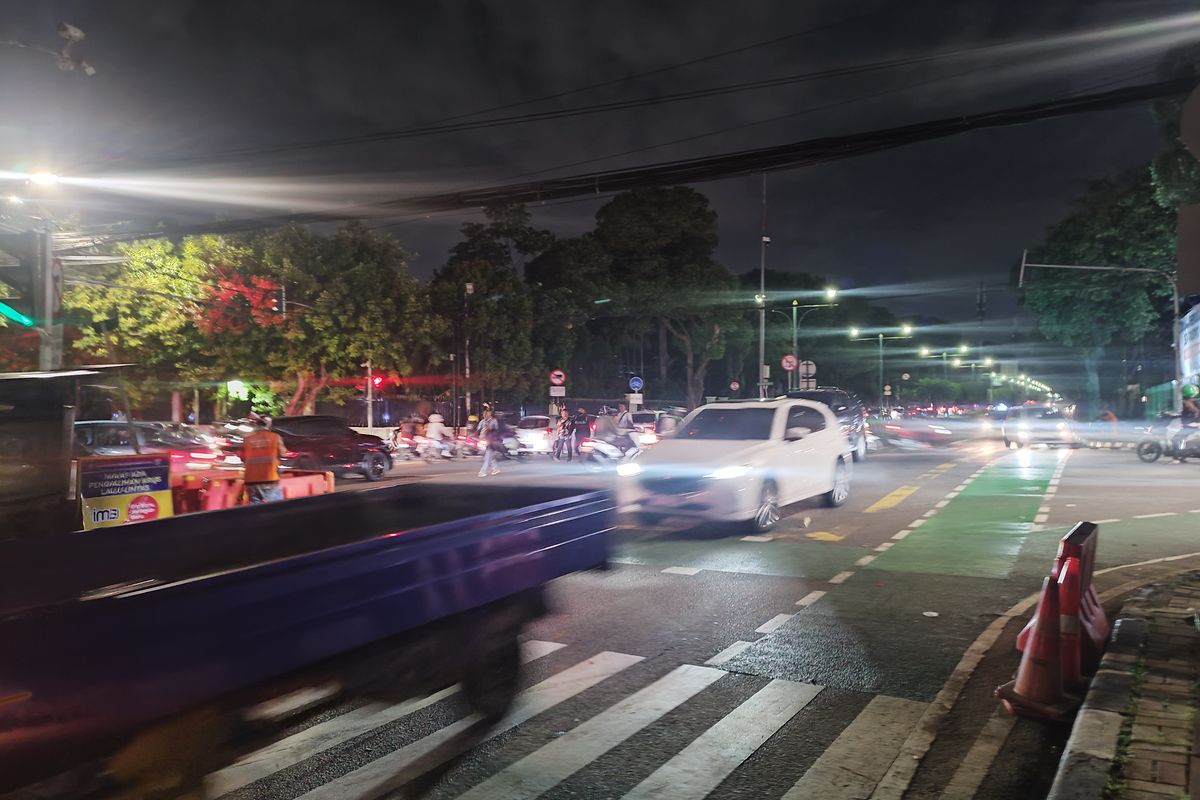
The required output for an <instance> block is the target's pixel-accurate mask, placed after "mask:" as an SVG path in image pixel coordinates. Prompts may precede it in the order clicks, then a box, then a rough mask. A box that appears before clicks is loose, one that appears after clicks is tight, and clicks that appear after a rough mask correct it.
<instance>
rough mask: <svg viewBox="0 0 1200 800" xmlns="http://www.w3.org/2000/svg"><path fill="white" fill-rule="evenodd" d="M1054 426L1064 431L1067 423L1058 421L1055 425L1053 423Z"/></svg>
mask: <svg viewBox="0 0 1200 800" xmlns="http://www.w3.org/2000/svg"><path fill="white" fill-rule="evenodd" d="M1054 427H1056V428H1058V429H1059V430H1060V431H1065V430H1066V429H1067V423H1065V422H1060V423H1058V424H1057V425H1055V426H1054Z"/></svg>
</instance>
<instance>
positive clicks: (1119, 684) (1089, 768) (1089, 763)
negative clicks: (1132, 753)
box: [1046, 590, 1148, 800]
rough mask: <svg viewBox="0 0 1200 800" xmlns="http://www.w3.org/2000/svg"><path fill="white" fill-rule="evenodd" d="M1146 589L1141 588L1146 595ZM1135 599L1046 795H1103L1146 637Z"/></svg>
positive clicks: (1069, 798)
mask: <svg viewBox="0 0 1200 800" xmlns="http://www.w3.org/2000/svg"><path fill="white" fill-rule="evenodd" d="M1146 593H1148V592H1146V590H1143V592H1142V593H1139V594H1140V595H1141V596H1145V594H1146ZM1138 606H1139V603H1138V601H1137V600H1136V599H1135V600H1134V601H1132V602H1131V603H1130V604H1129V605H1127V606H1126V607H1125V608H1123V609H1121V616H1120V617H1119V618H1118V619H1117V620H1116V622H1114V623H1113V629H1112V636H1111V638H1110V639H1109V644H1108V647H1107V648H1106V649H1105V652H1104V657H1103V658H1102V659H1101V661H1100V668H1099V669H1098V670H1097V671H1096V676H1095V678H1093V679H1092V683H1091V685H1090V686H1089V688H1088V693H1087V697H1086V699H1085V700H1084V702H1083V706H1082V708H1080V709H1079V713H1078V715H1077V716H1076V717H1075V723H1074V724H1073V726H1072V727H1071V737H1070V738H1069V739H1068V740H1067V745H1066V747H1065V748H1064V749H1063V754H1062V758H1061V760H1060V761H1059V763H1058V772H1057V774H1055V776H1054V784H1053V785H1052V786H1051V787H1050V793H1049V794H1048V795H1046V800H1099V799H1100V798H1102V797H1104V789H1105V786H1106V784H1107V782H1108V776H1109V772H1110V771H1111V770H1112V765H1113V761H1115V760H1116V757H1117V748H1118V740H1119V738H1120V733H1121V726H1122V724H1123V723H1124V721H1125V715H1126V713H1127V712H1128V711H1129V705H1130V700H1131V699H1132V697H1133V690H1134V687H1135V682H1136V681H1135V674H1134V673H1135V670H1136V667H1137V662H1138V659H1139V656H1140V653H1141V649H1142V645H1143V643H1144V642H1145V639H1146V632H1147V629H1148V625H1147V623H1146V620H1145V618H1143V617H1139V616H1136V614H1137V612H1138V611H1139V610H1140V609H1139V607H1138Z"/></svg>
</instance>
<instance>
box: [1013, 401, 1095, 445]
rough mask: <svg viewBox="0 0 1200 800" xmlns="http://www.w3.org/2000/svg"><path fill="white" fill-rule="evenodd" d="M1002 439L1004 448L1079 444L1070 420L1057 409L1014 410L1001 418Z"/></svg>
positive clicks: (1020, 408) (1038, 407)
mask: <svg viewBox="0 0 1200 800" xmlns="http://www.w3.org/2000/svg"><path fill="white" fill-rule="evenodd" d="M1003 436H1004V446H1005V447H1013V446H1014V445H1015V446H1016V447H1024V446H1025V445H1027V444H1028V445H1034V444H1044V445H1046V446H1048V447H1050V446H1054V445H1066V446H1068V447H1078V446H1079V444H1080V440H1079V437H1078V436H1077V435H1076V433H1075V428H1074V426H1073V425H1072V423H1071V419H1070V416H1069V415H1068V414H1066V413H1065V412H1064V411H1063V410H1062V409H1061V408H1058V407H1057V406H1013V407H1012V408H1010V409H1008V413H1007V414H1005V416H1004V427H1003Z"/></svg>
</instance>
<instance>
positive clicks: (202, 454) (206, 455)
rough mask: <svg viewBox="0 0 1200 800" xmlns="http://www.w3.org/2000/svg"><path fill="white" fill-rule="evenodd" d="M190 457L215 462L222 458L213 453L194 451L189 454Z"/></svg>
mask: <svg viewBox="0 0 1200 800" xmlns="http://www.w3.org/2000/svg"><path fill="white" fill-rule="evenodd" d="M188 455H189V456H190V457H192V458H195V459H199V460H203V461H214V460H216V459H217V458H218V457H219V456H220V454H219V453H211V452H209V451H207V450H193V451H192V452H190V453H188Z"/></svg>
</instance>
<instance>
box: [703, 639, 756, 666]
mask: <svg viewBox="0 0 1200 800" xmlns="http://www.w3.org/2000/svg"><path fill="white" fill-rule="evenodd" d="M752 644H754V642H734V643H733V644H731V645H729V647H726V648H725V649H724V650H722V651H721V652H719V653H717V654H716V655H715V656H713V657H712V658H710V659H709V660H708V661H705V662H704V663H705V664H707V665H709V666H710V667H719V666H721V665H722V664H724V663H725V662H726V661H729V660H730V659H733V658H736V657H737V656H738V655H740V654H741V652H742V651H743V650H745V649H746V648H747V647H749V646H750V645H752Z"/></svg>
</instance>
